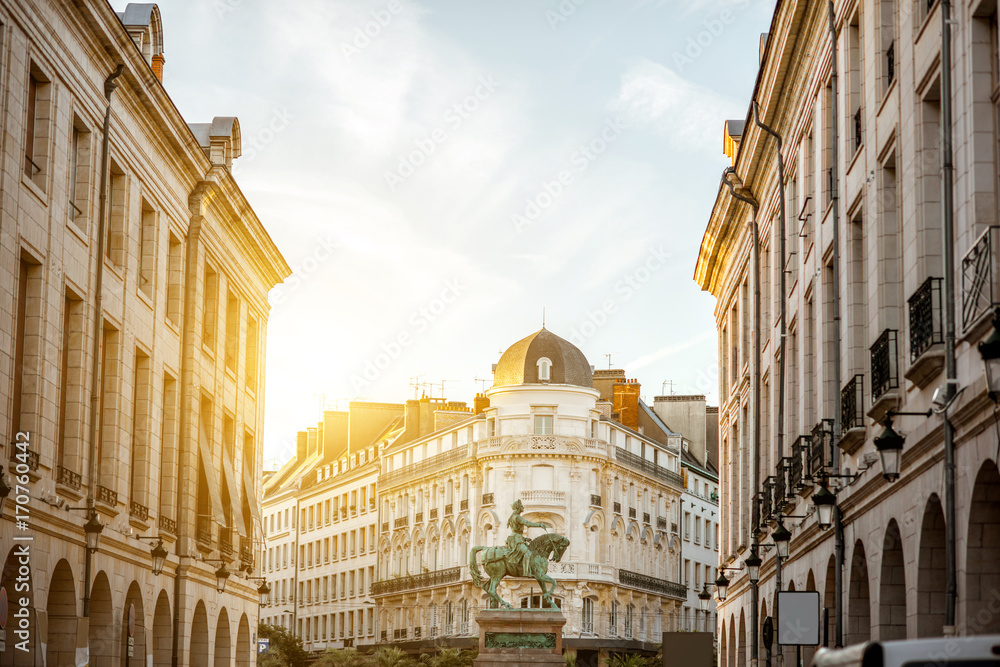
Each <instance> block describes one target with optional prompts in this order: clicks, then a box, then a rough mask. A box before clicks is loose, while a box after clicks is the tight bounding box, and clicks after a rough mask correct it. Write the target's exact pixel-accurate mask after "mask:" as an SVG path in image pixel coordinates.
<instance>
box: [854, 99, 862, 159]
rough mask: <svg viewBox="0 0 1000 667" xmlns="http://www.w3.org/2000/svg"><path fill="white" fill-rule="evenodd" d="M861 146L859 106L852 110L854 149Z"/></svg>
mask: <svg viewBox="0 0 1000 667" xmlns="http://www.w3.org/2000/svg"><path fill="white" fill-rule="evenodd" d="M859 148H861V107H858V110H857V111H855V112H854V150H858V149H859Z"/></svg>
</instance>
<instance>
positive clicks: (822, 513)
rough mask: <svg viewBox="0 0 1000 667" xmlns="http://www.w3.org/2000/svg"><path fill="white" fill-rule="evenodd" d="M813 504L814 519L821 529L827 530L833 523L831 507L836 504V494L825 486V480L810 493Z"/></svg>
mask: <svg viewBox="0 0 1000 667" xmlns="http://www.w3.org/2000/svg"><path fill="white" fill-rule="evenodd" d="M812 501H813V504H814V505H815V506H816V521H817V523H819V527H820V529H822V530H827V529H828V528H829V527H830V526H832V525H833V509H834V508H835V507H836V506H837V496H835V495H833V494H832V493H830V489H828V488H826V482H823V483H821V484H820V486H819V490H818V491H814V492H813V494H812Z"/></svg>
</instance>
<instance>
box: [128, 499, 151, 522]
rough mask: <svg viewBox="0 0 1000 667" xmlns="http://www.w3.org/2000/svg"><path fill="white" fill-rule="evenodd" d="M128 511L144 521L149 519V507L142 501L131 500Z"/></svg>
mask: <svg viewBox="0 0 1000 667" xmlns="http://www.w3.org/2000/svg"><path fill="white" fill-rule="evenodd" d="M128 513H129V515H130V516H134V517H135V518H137V519H141V520H142V521H149V508H148V507H146V506H145V505H143V504H142V503H137V502H136V501H134V500H133V501H132V502H130V503H129V506H128Z"/></svg>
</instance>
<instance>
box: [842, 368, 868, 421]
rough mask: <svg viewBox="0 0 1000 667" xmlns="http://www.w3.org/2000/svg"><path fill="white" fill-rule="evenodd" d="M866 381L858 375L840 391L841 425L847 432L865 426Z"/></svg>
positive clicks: (862, 376)
mask: <svg viewBox="0 0 1000 667" xmlns="http://www.w3.org/2000/svg"><path fill="white" fill-rule="evenodd" d="M864 380H865V376H864V375H861V374H860V373H858V374H857V375H855V376H854V377H853V378H851V380H850V381H849V382H848V383H847V384H846V385H844V388H843V389H841V390H840V423H841V425H842V426H841V428H843V430H845V431H846V430H848V429H852V428H864V426H865V403H864V386H865V382H864Z"/></svg>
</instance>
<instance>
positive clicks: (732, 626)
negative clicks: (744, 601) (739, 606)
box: [726, 614, 736, 667]
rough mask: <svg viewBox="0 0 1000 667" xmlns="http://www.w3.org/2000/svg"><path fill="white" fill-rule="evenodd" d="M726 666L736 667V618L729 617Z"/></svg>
mask: <svg viewBox="0 0 1000 667" xmlns="http://www.w3.org/2000/svg"><path fill="white" fill-rule="evenodd" d="M726 665H727V666H728V667H736V617H735V616H733V615H732V614H730V615H729V653H728V654H727V655H726Z"/></svg>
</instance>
